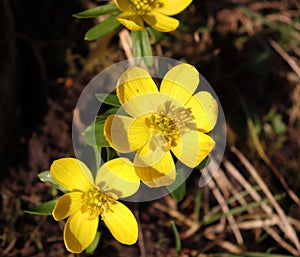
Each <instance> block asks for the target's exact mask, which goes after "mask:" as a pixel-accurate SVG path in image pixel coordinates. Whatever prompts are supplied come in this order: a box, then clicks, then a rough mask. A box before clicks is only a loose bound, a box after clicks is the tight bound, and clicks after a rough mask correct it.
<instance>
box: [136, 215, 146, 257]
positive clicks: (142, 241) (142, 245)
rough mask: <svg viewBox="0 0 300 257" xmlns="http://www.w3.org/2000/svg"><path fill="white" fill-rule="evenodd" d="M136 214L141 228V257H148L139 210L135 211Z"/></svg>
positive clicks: (139, 241)
mask: <svg viewBox="0 0 300 257" xmlns="http://www.w3.org/2000/svg"><path fill="white" fill-rule="evenodd" d="M134 214H135V216H136V217H137V221H138V224H139V226H138V230H139V237H138V244H139V248H140V257H146V247H145V242H144V236H143V231H142V226H141V222H140V212H139V210H135V212H134Z"/></svg>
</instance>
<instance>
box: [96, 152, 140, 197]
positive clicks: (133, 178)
mask: <svg viewBox="0 0 300 257" xmlns="http://www.w3.org/2000/svg"><path fill="white" fill-rule="evenodd" d="M96 185H97V186H98V187H99V188H100V189H101V191H103V192H104V193H105V194H108V195H110V194H111V195H112V196H114V197H117V198H121V197H128V196H131V195H133V194H134V193H135V192H136V191H137V190H138V189H139V186H140V179H139V177H138V176H137V175H136V173H135V170H134V166H133V163H132V162H131V161H130V160H129V159H126V158H116V159H113V160H110V161H108V162H106V163H104V164H103V165H102V166H101V168H100V170H99V171H98V174H97V177H96Z"/></svg>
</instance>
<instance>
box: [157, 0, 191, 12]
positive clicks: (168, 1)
mask: <svg viewBox="0 0 300 257" xmlns="http://www.w3.org/2000/svg"><path fill="white" fill-rule="evenodd" d="M160 2H161V3H162V7H160V8H159V9H158V10H157V11H158V12H161V13H163V14H165V15H176V14H178V13H180V12H182V11H183V10H184V9H185V8H187V7H188V6H189V5H190V3H191V2H192V0H177V1H174V0H160Z"/></svg>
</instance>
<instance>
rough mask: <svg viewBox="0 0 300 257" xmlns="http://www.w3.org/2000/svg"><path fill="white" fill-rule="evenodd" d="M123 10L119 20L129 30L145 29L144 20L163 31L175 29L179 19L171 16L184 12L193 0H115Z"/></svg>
mask: <svg viewBox="0 0 300 257" xmlns="http://www.w3.org/2000/svg"><path fill="white" fill-rule="evenodd" d="M114 2H115V4H116V6H117V7H118V8H119V9H120V10H121V11H122V12H123V13H121V14H120V15H119V16H118V18H117V19H118V21H119V22H120V23H121V24H123V25H124V26H125V27H126V28H128V29H129V30H133V31H136V30H142V29H144V22H146V23H148V24H149V25H150V26H151V27H153V28H154V29H156V30H158V31H161V32H169V31H172V30H175V29H176V28H177V27H178V25H179V21H178V20H177V19H174V18H171V17H169V16H171V15H176V14H178V13H180V12H182V11H183V10H184V9H185V8H186V7H187V6H188V5H189V4H190V3H191V2H192V0H114Z"/></svg>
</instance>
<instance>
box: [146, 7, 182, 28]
mask: <svg viewBox="0 0 300 257" xmlns="http://www.w3.org/2000/svg"><path fill="white" fill-rule="evenodd" d="M143 19H144V21H145V22H147V23H148V24H149V25H150V26H151V27H153V28H154V29H156V30H158V31H160V32H170V31H173V30H175V29H177V27H178V26H179V21H178V20H176V19H174V18H171V17H168V16H166V15H164V14H161V13H159V12H158V11H154V10H153V11H151V12H149V13H146V14H145V15H144V16H143Z"/></svg>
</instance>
